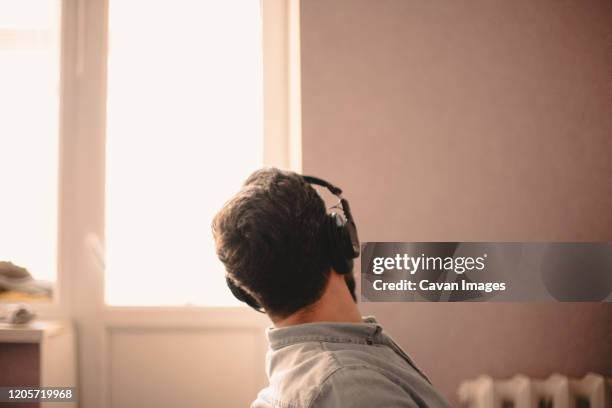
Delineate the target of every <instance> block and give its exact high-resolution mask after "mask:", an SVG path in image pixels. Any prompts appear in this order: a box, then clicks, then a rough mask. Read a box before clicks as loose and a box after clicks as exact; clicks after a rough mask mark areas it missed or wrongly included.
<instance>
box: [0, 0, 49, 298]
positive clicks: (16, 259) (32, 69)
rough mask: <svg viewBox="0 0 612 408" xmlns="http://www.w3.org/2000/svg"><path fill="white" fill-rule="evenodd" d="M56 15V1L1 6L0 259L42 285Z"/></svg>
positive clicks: (19, 0) (7, 1)
mask: <svg viewBox="0 0 612 408" xmlns="http://www.w3.org/2000/svg"><path fill="white" fill-rule="evenodd" d="M59 14H60V3H59V1H56V0H0V154H1V157H0V188H2V199H0V261H8V262H12V263H13V264H15V265H18V266H21V267H24V268H26V269H27V270H28V271H29V272H30V273H31V274H32V276H33V277H34V278H35V279H39V280H47V281H53V280H55V276H56V267H57V265H56V264H57V248H56V247H57V190H58V182H57V177H58V145H59V137H58V117H59V103H58V101H59V24H60V16H59ZM3 265H4V266H6V264H3ZM30 289H32V288H30ZM30 293H32V292H31V291H30ZM5 295H6V292H5Z"/></svg>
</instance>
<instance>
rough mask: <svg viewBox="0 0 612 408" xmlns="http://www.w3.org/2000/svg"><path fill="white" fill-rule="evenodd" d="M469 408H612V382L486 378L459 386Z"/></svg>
mask: <svg viewBox="0 0 612 408" xmlns="http://www.w3.org/2000/svg"><path fill="white" fill-rule="evenodd" d="M459 400H460V401H461V404H462V406H464V407H466V408H612V379H610V378H607V379H606V378H605V377H603V376H601V375H598V374H593V373H589V374H587V375H585V376H584V378H581V379H574V378H568V377H567V376H564V375H559V374H553V375H551V376H550V377H549V378H548V379H545V380H539V379H533V378H529V377H526V376H524V375H516V376H514V377H513V378H510V379H507V380H498V379H493V378H491V377H489V376H486V375H483V376H480V377H478V378H476V379H474V380H469V381H464V382H462V383H461V385H460V386H459Z"/></svg>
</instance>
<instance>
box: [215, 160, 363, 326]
mask: <svg viewBox="0 0 612 408" xmlns="http://www.w3.org/2000/svg"><path fill="white" fill-rule="evenodd" d="M327 218H328V216H327V214H326V209H325V204H324V202H323V200H322V199H321V197H320V196H319V195H318V194H317V192H316V191H315V189H314V188H313V187H312V186H311V185H310V184H309V183H307V182H306V181H304V179H303V177H302V176H300V175H298V174H296V173H293V172H288V171H281V170H278V169H275V168H266V169H262V170H258V171H256V172H255V173H253V174H252V175H251V176H250V177H249V178H248V179H247V180H246V182H245V183H244V185H243V187H242V189H241V190H240V191H239V192H238V194H236V195H235V196H234V197H233V198H232V199H231V200H230V201H228V202H227V203H226V204H225V206H224V207H223V208H222V209H221V211H220V212H219V213H218V214H217V215H216V216H215V219H214V220H213V234H214V237H215V242H216V245H217V254H218V256H219V259H221V261H222V262H223V263H224V265H225V268H226V271H227V274H228V276H229V278H230V279H231V280H232V281H233V282H235V283H236V284H237V285H238V286H240V288H242V289H243V290H245V291H246V292H247V293H248V294H250V295H251V296H253V297H254V298H255V299H256V300H257V301H258V302H259V303H260V304H261V305H262V306H263V307H264V308H265V309H266V311H267V312H268V313H269V314H270V315H273V316H275V317H279V318H283V317H286V316H289V315H291V314H293V313H295V312H297V311H298V310H300V309H303V308H305V307H307V306H309V305H311V304H313V303H314V302H316V301H317V300H318V299H319V298H320V297H321V295H322V294H323V291H324V290H325V287H326V284H327V282H328V280H329V276H330V273H334V272H332V268H331V261H330V259H331V258H330V244H329V242H328V237H327V234H326V231H325V229H326V222H327ZM346 276H347V278H346V281H347V283H348V285H349V290H350V291H351V295H352V296H353V298H354V279H353V277H352V274H351V273H349V274H347V275H346Z"/></svg>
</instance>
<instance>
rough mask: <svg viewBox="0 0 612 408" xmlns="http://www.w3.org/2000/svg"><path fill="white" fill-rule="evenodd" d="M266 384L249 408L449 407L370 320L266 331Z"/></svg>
mask: <svg viewBox="0 0 612 408" xmlns="http://www.w3.org/2000/svg"><path fill="white" fill-rule="evenodd" d="M267 336H268V340H269V342H270V348H269V350H268V354H267V356H266V371H267V374H268V379H269V385H268V386H267V387H266V388H264V389H263V390H261V392H260V393H259V394H258V396H257V399H256V400H255V401H254V402H253V404H252V405H251V408H271V407H274V408H328V407H348V408H362V407H363V408H375V407H386V408H391V407H398V408H399V407H449V404H448V402H446V400H445V399H444V398H443V397H442V396H441V395H440V394H439V393H438V392H437V391H436V390H435V389H434V388H433V386H432V385H431V383H430V382H429V380H428V379H427V377H425V375H424V374H423V373H422V372H421V371H420V370H419V369H418V368H417V367H416V365H415V364H414V363H413V362H412V360H411V359H410V357H408V355H407V354H406V353H405V352H404V351H403V350H402V349H401V348H400V347H399V346H398V345H397V344H396V343H395V342H394V341H393V340H392V339H391V337H389V336H387V335H386V334H385V333H384V332H383V330H382V327H380V325H378V323H377V322H376V320H375V319H374V318H372V317H367V318H364V320H363V323H308V324H301V325H296V326H290V327H284V328H278V329H277V328H269V329H268V330H267Z"/></svg>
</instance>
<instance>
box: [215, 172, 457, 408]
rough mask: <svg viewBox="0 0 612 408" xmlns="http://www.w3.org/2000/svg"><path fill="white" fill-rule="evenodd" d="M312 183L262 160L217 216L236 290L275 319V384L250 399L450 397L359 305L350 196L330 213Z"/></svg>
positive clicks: (260, 406) (299, 403) (353, 402)
mask: <svg viewBox="0 0 612 408" xmlns="http://www.w3.org/2000/svg"><path fill="white" fill-rule="evenodd" d="M311 183H312V184H319V185H322V186H324V187H327V188H328V189H329V190H330V192H332V193H333V194H336V195H338V196H339V197H340V198H341V196H340V194H341V190H340V189H339V188H337V187H335V186H333V185H331V184H329V183H327V182H325V181H323V180H320V179H316V178H313V177H305V176H300V175H299V174H296V173H293V172H288V171H281V170H278V169H275V168H267V169H262V170H258V171H256V172H255V173H253V174H252V175H251V176H250V177H249V178H248V179H247V180H246V182H245V184H244V185H243V187H242V189H241V190H240V191H239V192H238V194H236V195H235V196H234V197H233V198H232V199H230V200H229V201H228V202H227V203H226V204H225V206H224V207H223V208H222V209H221V211H220V212H219V213H218V214H217V215H216V217H215V219H214V220H213V234H214V237H215V242H216V245H217V254H218V256H219V259H221V261H222V262H223V263H224V265H225V268H226V271H227V275H226V279H227V281H228V285H229V286H230V289H231V290H232V292H233V293H234V294H235V295H236V296H237V297H238V298H239V299H240V300H242V301H245V302H246V303H248V304H249V305H250V306H252V307H254V308H255V309H257V310H260V311H265V313H267V314H268V316H269V317H270V319H271V320H272V322H273V324H274V327H272V328H270V329H268V330H267V336H268V340H269V343H270V349H269V351H268V355H267V359H266V364H267V367H266V371H267V374H268V378H269V386H268V387H266V388H265V389H263V390H262V391H261V392H260V393H259V395H258V396H257V399H256V400H255V401H254V402H253V404H252V408H253V407H254V408H264V407H279V408H289V407H291V408H315V407H316V408H319V407H324V408H327V407H349V408H360V407H364V408H366V407H367V408H371V407H448V403H447V402H446V401H445V400H444V398H443V397H442V396H440V394H438V392H437V391H436V390H435V389H434V388H433V387H432V385H431V384H430V382H429V380H428V379H427V378H426V377H425V376H424V375H423V374H422V373H421V372H420V371H419V369H418V368H417V367H416V366H415V365H414V363H413V362H412V361H411V360H410V358H409V357H408V355H407V354H406V353H405V352H404V351H402V349H401V348H400V347H399V346H398V345H397V344H395V342H394V341H393V340H392V339H391V338H390V337H389V336H387V335H386V334H385V333H384V331H383V330H382V328H381V326H380V325H379V324H378V323H377V322H376V320H374V319H373V318H365V319H362V317H361V314H360V313H359V309H358V308H357V305H356V295H355V280H354V277H353V273H352V258H353V257H355V256H357V255H358V253H359V244H358V239H357V234H356V228H355V226H354V222H353V219H352V216H351V214H350V209H349V207H348V202H347V201H346V200H344V199H341V202H340V205H341V208H342V209H343V212H344V214H343V215H340V214H338V213H332V214H327V212H326V209H325V204H324V202H323V200H322V199H321V197H320V196H319V195H318V194H317V192H316V191H315V189H314V188H313V187H312V186H311Z"/></svg>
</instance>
